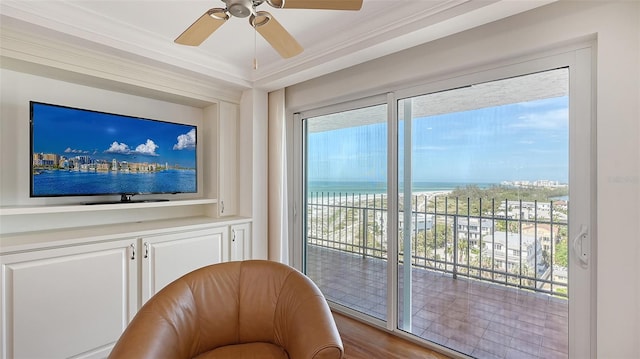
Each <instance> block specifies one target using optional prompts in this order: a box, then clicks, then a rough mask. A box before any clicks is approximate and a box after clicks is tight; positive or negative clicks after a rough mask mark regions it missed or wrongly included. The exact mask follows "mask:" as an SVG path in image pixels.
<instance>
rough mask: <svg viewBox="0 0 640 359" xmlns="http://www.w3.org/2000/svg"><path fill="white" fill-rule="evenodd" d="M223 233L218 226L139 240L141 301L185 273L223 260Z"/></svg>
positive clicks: (224, 229)
mask: <svg viewBox="0 0 640 359" xmlns="http://www.w3.org/2000/svg"><path fill="white" fill-rule="evenodd" d="M247 225H248V226H250V225H249V224H247ZM227 233H228V227H227V226H221V227H215V228H209V229H203V230H199V231H187V232H181V233H172V234H165V235H158V236H153V237H146V238H141V242H142V253H141V255H142V298H141V299H142V302H146V301H147V300H149V298H151V297H152V296H153V295H154V294H156V293H157V292H158V291H159V290H160V289H162V288H164V287H165V286H166V285H167V284H169V283H171V282H173V281H174V280H176V279H178V278H179V277H181V276H182V275H184V274H186V273H189V272H191V271H193V270H195V269H198V268H200V267H204V266H207V265H210V264H214V263H220V262H224V261H227V260H228V256H227V255H225V254H226V252H227V251H228V249H227V248H228V247H229V241H228V238H229V237H228V234H227ZM243 259H244V258H238V260H243Z"/></svg>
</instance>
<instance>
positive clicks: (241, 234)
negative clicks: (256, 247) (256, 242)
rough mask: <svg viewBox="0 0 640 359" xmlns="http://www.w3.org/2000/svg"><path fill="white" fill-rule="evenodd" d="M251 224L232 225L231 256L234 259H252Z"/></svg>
mask: <svg viewBox="0 0 640 359" xmlns="http://www.w3.org/2000/svg"><path fill="white" fill-rule="evenodd" d="M251 237H252V236H251V224H250V223H242V224H234V225H232V226H231V245H230V249H229V250H230V253H229V258H230V260H232V261H241V260H245V259H251Z"/></svg>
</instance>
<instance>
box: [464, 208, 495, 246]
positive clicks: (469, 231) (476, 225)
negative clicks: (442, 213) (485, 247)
mask: <svg viewBox="0 0 640 359" xmlns="http://www.w3.org/2000/svg"><path fill="white" fill-rule="evenodd" d="M456 221H457V224H456V226H457V230H458V238H459V239H468V240H469V244H470V245H472V246H475V247H478V246H479V241H480V238H481V237H482V236H484V235H487V234H490V233H492V232H493V221H492V220H490V219H482V221H481V220H480V218H475V217H472V218H467V217H461V216H458V217H456Z"/></svg>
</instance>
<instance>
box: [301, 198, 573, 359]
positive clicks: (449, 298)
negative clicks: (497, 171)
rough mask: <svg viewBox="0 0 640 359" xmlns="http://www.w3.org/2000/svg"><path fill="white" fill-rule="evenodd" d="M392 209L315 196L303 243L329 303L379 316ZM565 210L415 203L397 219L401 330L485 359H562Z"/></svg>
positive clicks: (372, 201) (383, 307)
mask: <svg viewBox="0 0 640 359" xmlns="http://www.w3.org/2000/svg"><path fill="white" fill-rule="evenodd" d="M385 202H386V199H385V196H384V195H364V194H363V195H357V194H350V195H339V194H338V195H334V194H330V195H329V194H326V193H317V194H314V195H312V196H309V198H308V206H307V247H306V251H307V252H306V258H307V274H308V275H309V276H310V277H311V278H312V279H313V280H314V281H315V282H316V283H317V284H318V286H319V287H320V288H321V289H322V291H323V293H324V294H325V295H326V296H327V298H328V299H329V300H330V301H333V302H335V303H337V304H340V305H343V306H346V307H349V308H352V309H354V310H357V311H360V312H362V313H365V314H367V315H371V316H373V317H376V318H379V319H383V320H384V319H385V318H386V313H387V303H386V295H387V294H386V293H387V265H388V263H389V262H388V258H387V238H386V229H385V226H386V225H385V223H387V210H386V203H385ZM400 202H401V203H400V208H401V209H402V208H405V207H404V203H402V202H403V201H402V200H401V201H400ZM483 202H484V203H483ZM407 204H408V203H407ZM565 208H566V203H564V202H562V201H559V202H558V203H555V202H537V201H534V202H532V203H529V202H524V201H502V202H497V201H495V200H490V201H486V200H484V201H483V200H482V199H476V200H472V199H468V198H464V199H459V198H448V197H446V196H444V197H441V196H435V195H427V194H425V195H418V196H413V197H412V198H411V211H409V212H406V214H407V215H406V216H405V212H404V211H403V212H400V215H399V217H400V221H399V222H400V223H399V227H400V228H399V235H398V238H399V241H400V242H401V243H400V248H399V255H398V259H399V260H398V276H399V278H398V283H399V290H398V291H399V293H400V295H399V305H398V307H399V313H398V318H399V323H398V327H399V328H401V329H402V330H405V331H407V332H409V333H412V334H414V335H416V336H418V337H420V338H423V339H426V340H429V341H432V342H434V343H437V344H440V345H443V346H446V347H449V348H451V349H454V350H456V351H459V352H461V353H464V354H467V355H471V356H473V357H478V358H516V357H517V358H567V357H568V355H567V350H568V319H567V318H568V303H567V291H566V288H567V282H566V270H565V269H564V268H563V267H562V266H561V265H560V264H562V258H561V257H562V255H563V253H565V250H564V249H563V248H562V246H566V232H567V222H566V217H565V216H564V209H565ZM409 223H410V225H409ZM405 224H406V225H405ZM405 245H410V246H411V252H410V254H411V255H410V256H408V255H407V256H406V257H405V252H404V247H405ZM407 254H409V253H407ZM409 258H410V260H411V270H410V276H411V288H410V295H409V294H408V293H409V292H408V291H404V286H403V282H404V281H403V278H404V277H405V276H408V275H409V274H408V272H405V271H404V262H405V261H406V260H409ZM391 263H393V262H391ZM405 298H407V299H408V298H410V301H411V305H410V306H405V305H404V299H405ZM405 307H406V308H405ZM409 307H410V309H409ZM403 309H406V312H403ZM407 313H408V316H407ZM409 322H410V323H409Z"/></svg>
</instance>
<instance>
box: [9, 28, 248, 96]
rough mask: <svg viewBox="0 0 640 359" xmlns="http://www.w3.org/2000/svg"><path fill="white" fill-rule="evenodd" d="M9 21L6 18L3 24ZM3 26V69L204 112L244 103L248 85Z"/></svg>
mask: <svg viewBox="0 0 640 359" xmlns="http://www.w3.org/2000/svg"><path fill="white" fill-rule="evenodd" d="M3 20H4V19H3ZM6 25H7V22H6V21H3V22H2V26H3V27H2V28H1V32H0V50H1V52H0V53H1V55H2V67H3V68H8V69H15V70H19V71H25V72H29V73H34V74H37V75H41V76H47V77H53V78H57V79H61V80H67V81H71V82H80V83H81V84H86V83H90V84H91V85H93V86H97V87H101V88H105V89H108V90H115V91H120V92H122V91H125V92H128V93H132V94H135V95H141V94H144V95H147V96H150V95H151V96H150V97H153V98H159V97H161V99H163V100H168V101H172V102H177V103H187V104H189V105H197V106H198V107H203V106H206V105H207V104H212V103H217V102H218V101H219V100H224V101H229V102H234V103H238V102H239V100H240V96H241V92H242V91H243V90H245V89H246V88H248V87H247V86H237V85H235V84H225V83H222V82H221V81H219V80H216V79H207V78H206V77H204V76H203V75H200V74H188V73H186V72H185V71H183V72H179V71H176V70H175V69H174V70H173V71H172V70H168V69H165V68H161V67H158V66H150V65H149V64H148V63H144V62H141V61H138V60H137V59H135V58H125V57H123V56H118V55H114V54H113V53H108V52H105V51H96V50H93V49H88V48H87V47H86V46H82V44H78V43H71V42H65V41H62V40H60V39H52V38H49V37H46V36H43V35H39V34H38V35H36V34H34V33H25V32H21V31H16V30H14V29H11V28H8V27H6Z"/></svg>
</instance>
